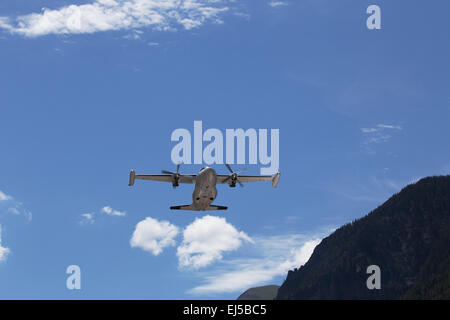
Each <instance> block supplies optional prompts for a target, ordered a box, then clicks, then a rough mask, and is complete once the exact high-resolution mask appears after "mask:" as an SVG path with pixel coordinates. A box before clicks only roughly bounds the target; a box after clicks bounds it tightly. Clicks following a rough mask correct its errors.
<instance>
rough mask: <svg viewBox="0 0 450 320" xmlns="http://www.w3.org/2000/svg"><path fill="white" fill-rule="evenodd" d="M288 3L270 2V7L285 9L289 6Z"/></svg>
mask: <svg viewBox="0 0 450 320" xmlns="http://www.w3.org/2000/svg"><path fill="white" fill-rule="evenodd" d="M287 5H288V3H287V2H285V1H271V2H269V6H271V7H272V8H276V7H284V6H287Z"/></svg>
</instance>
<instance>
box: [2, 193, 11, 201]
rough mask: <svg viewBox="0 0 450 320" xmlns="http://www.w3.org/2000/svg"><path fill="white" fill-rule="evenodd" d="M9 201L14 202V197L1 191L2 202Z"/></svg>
mask: <svg viewBox="0 0 450 320" xmlns="http://www.w3.org/2000/svg"><path fill="white" fill-rule="evenodd" d="M9 200H12V197H11V196H8V195H7V194H5V193H3V192H2V191H0V201H9Z"/></svg>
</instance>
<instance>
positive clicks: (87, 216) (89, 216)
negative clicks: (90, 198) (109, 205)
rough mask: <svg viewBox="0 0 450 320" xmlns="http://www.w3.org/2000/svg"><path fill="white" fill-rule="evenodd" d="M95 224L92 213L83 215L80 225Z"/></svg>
mask: <svg viewBox="0 0 450 320" xmlns="http://www.w3.org/2000/svg"><path fill="white" fill-rule="evenodd" d="M94 222H95V219H94V213H83V214H82V215H81V221H80V224H92V223H94Z"/></svg>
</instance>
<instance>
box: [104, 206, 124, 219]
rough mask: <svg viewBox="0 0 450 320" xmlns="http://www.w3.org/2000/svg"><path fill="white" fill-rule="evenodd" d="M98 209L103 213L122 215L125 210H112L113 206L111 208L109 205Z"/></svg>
mask: <svg viewBox="0 0 450 320" xmlns="http://www.w3.org/2000/svg"><path fill="white" fill-rule="evenodd" d="M100 211H101V212H103V213H106V214H107V215H109V216H118V217H123V216H125V215H126V212H125V211H119V210H114V209H113V208H111V207H109V206H106V207H103V208H102V209H101V210H100Z"/></svg>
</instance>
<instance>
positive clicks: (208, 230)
mask: <svg viewBox="0 0 450 320" xmlns="http://www.w3.org/2000/svg"><path fill="white" fill-rule="evenodd" d="M242 241H247V242H253V241H252V239H251V238H250V237H249V236H247V235H246V234H245V233H244V232H242V231H238V230H236V228H235V227H234V226H233V225H231V224H230V223H228V222H227V221H226V220H225V218H221V217H214V216H209V215H207V216H204V217H203V218H200V219H199V218H197V219H195V221H194V222H192V223H191V224H190V225H188V226H187V227H186V228H185V229H184V230H183V242H182V244H181V245H180V246H179V247H178V249H177V256H178V262H179V265H180V266H181V267H191V268H193V269H198V268H201V267H205V266H207V265H210V264H211V263H213V262H214V261H216V260H220V259H222V254H223V252H226V251H233V250H236V249H238V248H239V247H240V246H241V244H242Z"/></svg>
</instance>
